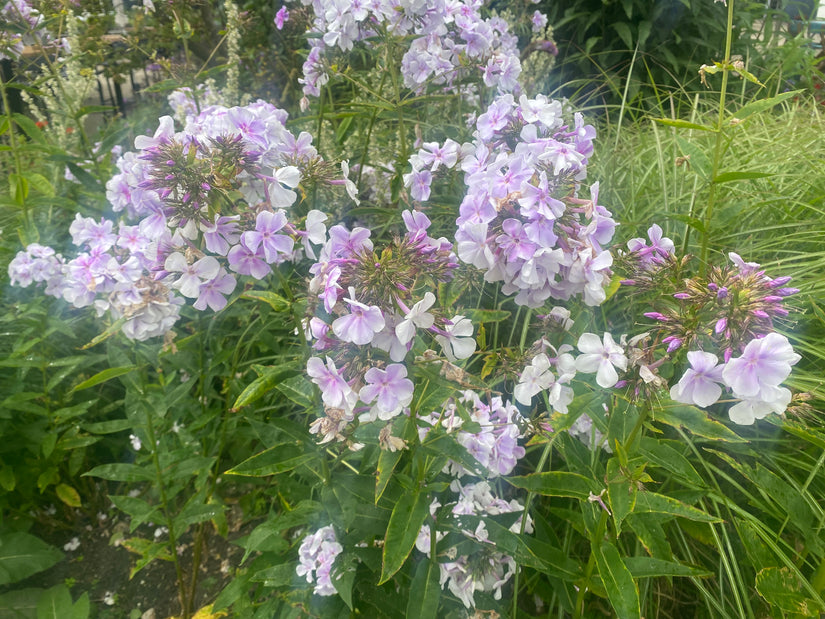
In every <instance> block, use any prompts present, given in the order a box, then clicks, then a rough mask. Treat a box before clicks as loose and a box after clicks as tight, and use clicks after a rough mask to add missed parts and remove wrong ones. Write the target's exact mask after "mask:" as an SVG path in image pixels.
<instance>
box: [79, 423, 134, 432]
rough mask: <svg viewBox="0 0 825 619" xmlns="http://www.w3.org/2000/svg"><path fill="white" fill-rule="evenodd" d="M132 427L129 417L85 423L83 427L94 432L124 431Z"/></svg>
mask: <svg viewBox="0 0 825 619" xmlns="http://www.w3.org/2000/svg"><path fill="white" fill-rule="evenodd" d="M131 427H132V422H131V421H129V420H128V419H113V420H112V421H98V422H95V423H84V424H83V429H84V430H86V432H91V433H92V434H114V433H115V432H123V431H124V430H128V429H130V428H131Z"/></svg>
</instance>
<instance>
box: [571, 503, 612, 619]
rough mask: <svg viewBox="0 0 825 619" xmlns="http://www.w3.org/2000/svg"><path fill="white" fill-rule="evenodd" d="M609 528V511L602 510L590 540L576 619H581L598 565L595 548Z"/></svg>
mask: <svg viewBox="0 0 825 619" xmlns="http://www.w3.org/2000/svg"><path fill="white" fill-rule="evenodd" d="M606 528H607V512H606V511H602V515H601V516H600V517H599V524H598V525H597V526H596V533H595V535H594V536H593V537H592V538H591V540H590V545H591V550H590V558H589V559H588V560H587V567H586V568H585V570H584V578H583V579H582V586H581V587H579V591H578V593H577V594H576V608H575V610H574V613H573V617H574V619H580V617H582V613H583V612H584V596H585V594H586V593H587V583H588V582H589V581H590V576H592V574H593V568H595V567H596V553H595V551H594V548H595V546H596V544H598V543H599V542H601V540H602V538H603V537H604V532H605V529H606Z"/></svg>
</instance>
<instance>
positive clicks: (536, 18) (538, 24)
mask: <svg viewBox="0 0 825 619" xmlns="http://www.w3.org/2000/svg"><path fill="white" fill-rule="evenodd" d="M530 22H531V23H532V24H533V32H541V31H542V30H544V28H545V27H547V15H545V14H544V13H542V12H541V11H535V12H534V13H533V16H532V17H531V18H530Z"/></svg>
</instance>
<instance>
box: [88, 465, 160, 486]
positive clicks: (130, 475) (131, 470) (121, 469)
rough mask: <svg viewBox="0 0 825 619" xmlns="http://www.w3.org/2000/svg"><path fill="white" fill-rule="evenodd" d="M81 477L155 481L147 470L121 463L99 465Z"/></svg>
mask: <svg viewBox="0 0 825 619" xmlns="http://www.w3.org/2000/svg"><path fill="white" fill-rule="evenodd" d="M83 477H100V478H101V479H108V480H110V481H153V480H154V479H155V476H154V475H153V474H152V473H151V472H150V471H148V470H147V469H144V468H142V467H139V466H138V465H136V464H126V463H122V462H118V463H115V464H101V465H100V466H96V467H95V468H93V469H92V470H91V471H87V472H86V473H83Z"/></svg>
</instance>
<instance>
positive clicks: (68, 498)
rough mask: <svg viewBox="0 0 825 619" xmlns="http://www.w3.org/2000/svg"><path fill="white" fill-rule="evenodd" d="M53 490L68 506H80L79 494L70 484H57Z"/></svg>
mask: <svg viewBox="0 0 825 619" xmlns="http://www.w3.org/2000/svg"><path fill="white" fill-rule="evenodd" d="M54 490H55V492H56V493H57V498H58V499H60V500H61V501H63V502H64V503H65V504H66V505H68V506H69V507H80V506H81V505H82V503H81V501H80V495H79V494H78V492H77V490H75V489H74V488H72V487H71V486H69V485H67V484H57V487H56V488H55V489H54Z"/></svg>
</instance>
